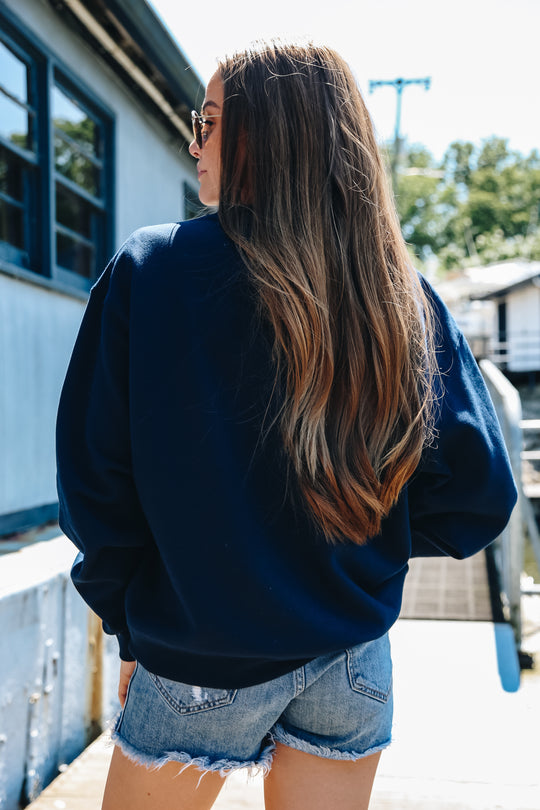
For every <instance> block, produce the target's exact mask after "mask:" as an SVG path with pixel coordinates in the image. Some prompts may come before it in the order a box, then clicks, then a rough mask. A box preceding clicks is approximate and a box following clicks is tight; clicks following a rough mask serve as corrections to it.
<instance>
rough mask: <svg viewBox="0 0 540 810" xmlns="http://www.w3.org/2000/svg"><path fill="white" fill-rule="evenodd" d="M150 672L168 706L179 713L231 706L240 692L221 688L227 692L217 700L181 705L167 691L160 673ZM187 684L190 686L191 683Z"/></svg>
mask: <svg viewBox="0 0 540 810" xmlns="http://www.w3.org/2000/svg"><path fill="white" fill-rule="evenodd" d="M148 674H149V676H150V678H151V680H152V683H153V684H154V686H155V687H156V689H157V691H158V692H159V694H160V695H161V697H162V698H163V699H164V700H165V701H166V703H167V704H168V706H169V707H170V708H171V709H172V710H173V711H175V712H176V713H177V714H195V713H197V712H206V711H210V710H211V709H219V708H221V707H223V706H230V704H231V703H232V702H233V701H234V699H235V697H236V694H237V692H238V689H233V690H221V691H224V692H226V694H225V695H224V696H223V697H221V698H217V699H216V700H206V701H204V703H197V704H195V705H193V706H181V705H180V704H179V703H178V702H177V701H176V700H175V699H174V698H173V697H172V695H171V694H170V693H169V692H168V691H167V689H166V688H165V686H164V685H163V684H162V682H161V679H160V678H159V676H158V675H155V674H154V673H153V672H149V673H148ZM185 685H186V686H189V684H185Z"/></svg>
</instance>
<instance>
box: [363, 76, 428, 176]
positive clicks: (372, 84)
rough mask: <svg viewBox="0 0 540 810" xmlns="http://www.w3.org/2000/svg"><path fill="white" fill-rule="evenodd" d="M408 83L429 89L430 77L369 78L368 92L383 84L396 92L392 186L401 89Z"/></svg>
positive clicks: (395, 174)
mask: <svg viewBox="0 0 540 810" xmlns="http://www.w3.org/2000/svg"><path fill="white" fill-rule="evenodd" d="M410 84H422V85H424V89H425V90H429V88H430V87H431V77H430V76H427V77H426V78H425V79H393V80H388V81H386V80H383V79H370V81H369V92H370V93H373V91H374V90H375V89H376V88H377V87H383V86H385V85H388V86H390V87H395V89H396V93H397V105H396V124H395V128H394V154H393V157H392V183H393V185H394V188H395V186H396V179H397V170H398V165H399V153H400V150H401V137H400V134H399V129H400V126H401V96H402V94H403V90H404V89H405V88H406V87H407V86H408V85H410Z"/></svg>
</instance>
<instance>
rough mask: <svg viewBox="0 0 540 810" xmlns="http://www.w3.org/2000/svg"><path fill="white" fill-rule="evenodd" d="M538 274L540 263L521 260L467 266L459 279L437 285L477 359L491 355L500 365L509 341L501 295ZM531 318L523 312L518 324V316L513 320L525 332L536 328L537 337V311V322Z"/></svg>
mask: <svg viewBox="0 0 540 810" xmlns="http://www.w3.org/2000/svg"><path fill="white" fill-rule="evenodd" d="M538 274H540V262H530V261H526V260H521V259H520V260H511V261H504V262H498V263H495V264H489V265H482V266H480V267H468V268H466V269H465V270H464V271H463V272H462V273H461V274H460V275H459V276H457V277H453V278H450V279H448V280H444V281H441V282H439V283H438V284H436V288H437V292H438V293H439V295H440V296H441V298H442V299H443V300H444V302H445V303H446V305H447V306H448V308H449V309H450V311H451V313H452V315H453V316H454V318H455V319H456V321H457V323H458V325H459V327H460V329H461V330H462V332H463V334H464V335H465V337H466V338H467V341H468V343H469V345H470V346H471V349H472V351H473V353H474V355H475V357H477V358H481V357H488V356H489V357H490V359H492V360H494V361H495V362H498V363H499V365H501V363H502V361H501V357H500V354H501V351H506V348H505V346H502V345H500V344H501V343H502V342H505V341H506V331H505V330H506V327H505V326H504V323H503V320H502V319H504V314H505V308H504V307H505V305H504V306H502V307H501V308H498V306H497V304H496V301H498V296H499V295H500V293H501V292H502V291H503V290H508V289H511V288H513V286H514V285H520V284H521V283H526V282H527V280H528V279H530V278H531V277H532V276H535V275H538ZM522 316H523V318H524V319H523V318H522ZM530 316H531V317H530V318H529V314H528V313H526V312H525V310H524V311H523V312H522V313H520V315H519V317H517V321H516V315H515V314H513V316H512V317H513V321H514V323H519V322H520V321H521V325H520V328H521V329H522V330H529V331H530V330H534V329H536V334H537V335H538V334H539V332H538V329H539V327H540V321H539V319H538V310H537V314H536V320H535V317H534V313H533V312H532V311H531V313H530ZM494 324H495V326H494ZM503 332H504V334H503ZM516 370H517V369H516Z"/></svg>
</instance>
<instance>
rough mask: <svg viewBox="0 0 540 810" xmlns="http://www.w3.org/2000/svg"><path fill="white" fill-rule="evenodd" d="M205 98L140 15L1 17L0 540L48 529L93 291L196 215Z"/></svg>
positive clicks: (33, 9)
mask: <svg viewBox="0 0 540 810" xmlns="http://www.w3.org/2000/svg"><path fill="white" fill-rule="evenodd" d="M203 95H204V88H203V86H202V84H201V81H200V79H199V78H198V76H197V74H196V73H195V72H194V71H193V70H192V69H191V67H190V65H189V64H188V63H187V61H186V58H185V57H184V55H183V54H182V52H181V51H180V50H179V48H178V46H177V45H176V43H175V42H174V41H173V40H172V39H171V37H170V35H169V34H168V32H167V30H166V29H165V28H164V26H163V25H162V23H161V22H160V20H159V19H158V17H157V16H156V15H155V14H154V12H153V11H152V9H151V8H150V7H149V6H148V5H147V3H146V2H145V1H144V0H107V2H104V0H85V2H84V3H83V2H80V0H50V1H49V0H4V2H1V3H0V537H1V536H6V535H7V534H9V533H13V532H17V531H21V530H23V529H25V528H28V527H31V526H36V525H39V524H42V523H45V522H47V521H49V520H54V518H55V516H56V514H57V496H56V488H55V459H54V426H55V416H56V407H57V401H58V397H59V392H60V387H61V383H62V380H63V377H64V373H65V369H66V366H67V362H68V358H69V355H70V352H71V349H72V345H73V341H74V338H75V335H76V332H77V328H78V325H79V322H80V319H81V315H82V312H83V309H84V306H85V301H86V298H87V295H88V290H89V288H90V286H91V284H92V282H93V281H94V280H95V279H96V278H97V276H98V275H99V274H100V272H101V270H102V269H103V268H104V266H105V264H106V262H107V260H108V258H109V257H110V256H111V255H112V254H113V253H114V251H115V250H116V249H117V248H118V247H119V246H120V244H121V243H122V242H123V241H124V240H125V239H126V237H127V236H128V235H129V234H130V233H131V232H132V231H133V230H135V229H136V228H138V227H139V226H141V225H146V224H152V223H157V222H169V221H175V220H179V219H184V218H187V217H189V216H190V215H192V214H193V213H195V212H196V210H197V208H198V205H199V204H198V199H197V179H196V171H195V163H194V161H193V160H192V158H190V156H189V154H188V151H187V145H188V141H190V140H191V134H190V129H191V123H190V111H191V109H192V108H194V107H197V106H199V105H200V103H201V101H202V98H203Z"/></svg>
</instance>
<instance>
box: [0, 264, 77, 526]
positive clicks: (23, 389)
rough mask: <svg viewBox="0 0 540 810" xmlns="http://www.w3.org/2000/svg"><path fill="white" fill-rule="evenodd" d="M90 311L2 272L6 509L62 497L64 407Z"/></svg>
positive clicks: (0, 459) (0, 487)
mask: <svg viewBox="0 0 540 810" xmlns="http://www.w3.org/2000/svg"><path fill="white" fill-rule="evenodd" d="M83 309H84V302H83V301H81V300H78V299H75V298H70V297H69V296H67V295H61V294H59V293H54V292H52V291H51V290H47V289H45V288H44V287H40V286H37V285H34V284H27V283H24V282H22V281H20V280H19V279H14V278H10V277H9V276H6V275H2V274H1V273H0V447H1V448H2V452H1V453H0V514H12V513H16V512H20V511H23V510H28V509H35V508H36V507H43V506H45V505H48V504H54V503H55V502H56V501H57V495H56V484H55V448H54V427H55V419H56V408H57V402H58V397H59V394H60V389H61V386H62V380H63V378H64V375H65V371H66V367H67V363H68V360H69V355H70V352H71V347H72V343H73V339H74V336H75V334H76V331H77V328H78V325H79V322H80V319H81V315H82V312H83Z"/></svg>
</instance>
